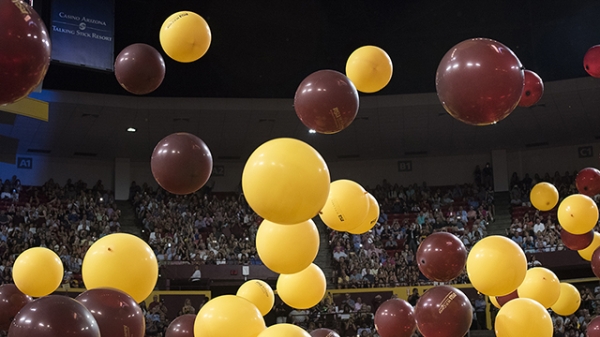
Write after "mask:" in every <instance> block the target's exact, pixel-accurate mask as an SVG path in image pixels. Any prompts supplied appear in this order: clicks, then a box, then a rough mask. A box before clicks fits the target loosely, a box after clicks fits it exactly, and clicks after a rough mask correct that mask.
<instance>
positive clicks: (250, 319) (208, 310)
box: [194, 295, 267, 337]
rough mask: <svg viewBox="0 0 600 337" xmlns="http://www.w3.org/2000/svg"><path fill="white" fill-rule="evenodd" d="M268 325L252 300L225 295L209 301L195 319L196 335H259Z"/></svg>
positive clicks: (227, 336)
mask: <svg viewBox="0 0 600 337" xmlns="http://www.w3.org/2000/svg"><path fill="white" fill-rule="evenodd" d="M266 328H267V327H266V326H265V320H264V319H263V317H262V315H261V314H260V311H258V309H257V308H256V306H255V305H254V304H252V303H250V301H248V300H246V299H244V298H241V297H238V296H234V295H223V296H219V297H215V298H213V299H212V300H210V301H208V302H207V303H206V304H205V305H204V306H203V307H202V309H200V311H199V312H198V315H197V316H196V320H195V321H194V337H232V336H236V337H257V336H258V335H259V334H260V333H261V332H263V331H264V330H265V329H266Z"/></svg>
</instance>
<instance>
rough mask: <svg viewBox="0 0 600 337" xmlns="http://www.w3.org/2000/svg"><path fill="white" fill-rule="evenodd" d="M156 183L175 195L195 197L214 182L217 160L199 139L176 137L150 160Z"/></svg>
mask: <svg viewBox="0 0 600 337" xmlns="http://www.w3.org/2000/svg"><path fill="white" fill-rule="evenodd" d="M150 167H151V169H152V175H153V176H154V179H156V182H157V183H158V184H159V185H160V186H161V187H162V188H164V189H165V190H167V191H169V192H171V193H173V194H181V195H183V194H190V193H194V192H196V191H197V190H199V189H200V188H202V186H204V184H206V182H207V181H208V178H210V174H211V173H212V167H213V160H212V155H211V153H210V150H209V149H208V146H206V144H205V143H204V142H203V141H202V140H201V139H200V138H198V137H196V136H194V135H192V134H189V133H185V132H180V133H174V134H171V135H169V136H167V137H165V138H164V139H162V140H161V141H160V142H159V143H158V144H157V145H156V147H155V148H154V152H153V153H152V159H151V160H150Z"/></svg>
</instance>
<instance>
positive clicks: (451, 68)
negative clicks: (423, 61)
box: [435, 38, 524, 125]
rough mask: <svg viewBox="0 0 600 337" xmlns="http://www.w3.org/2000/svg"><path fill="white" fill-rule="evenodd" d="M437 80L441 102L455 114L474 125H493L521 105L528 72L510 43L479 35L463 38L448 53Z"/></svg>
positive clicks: (449, 111) (440, 65)
mask: <svg viewBox="0 0 600 337" xmlns="http://www.w3.org/2000/svg"><path fill="white" fill-rule="evenodd" d="M435 84H436V88H437V94H438V98H439V99H440V102H442V105H443V106H444V108H445V109H446V111H447V112H448V113H449V114H450V115H452V117H454V118H456V119H458V120H459V121H462V122H464V123H467V124H471V125H489V124H494V123H496V122H498V121H501V120H503V119H504V118H506V117H507V116H508V115H509V114H510V113H511V112H512V111H513V110H514V109H515V108H516V107H517V104H519V101H520V100H521V94H522V93H523V85H524V74H523V69H522V65H521V62H520V61H519V59H518V58H517V56H516V55H515V54H514V53H513V52H512V51H511V50H510V49H508V47H506V46H505V45H503V44H502V43H500V42H498V41H494V40H490V39H482V38H478V39H470V40H466V41H463V42H461V43H459V44H457V45H456V46H454V47H452V49H450V50H449V51H448V52H447V53H446V55H444V57H443V58H442V61H441V62H440V64H439V66H438V69H437V73H436V78H435Z"/></svg>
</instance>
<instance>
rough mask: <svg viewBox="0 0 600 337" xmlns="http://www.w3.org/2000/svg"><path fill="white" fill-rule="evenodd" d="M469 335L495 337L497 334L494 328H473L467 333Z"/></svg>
mask: <svg viewBox="0 0 600 337" xmlns="http://www.w3.org/2000/svg"><path fill="white" fill-rule="evenodd" d="M467 336H469V337H494V336H496V334H495V333H494V331H493V330H471V331H469V334H468V335H467Z"/></svg>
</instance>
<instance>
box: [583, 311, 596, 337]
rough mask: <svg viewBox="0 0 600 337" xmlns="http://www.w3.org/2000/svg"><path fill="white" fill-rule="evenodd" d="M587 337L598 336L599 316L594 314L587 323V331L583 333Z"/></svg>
mask: <svg viewBox="0 0 600 337" xmlns="http://www.w3.org/2000/svg"><path fill="white" fill-rule="evenodd" d="M585 335H586V336H587V337H600V316H596V318H594V319H593V320H591V321H590V323H589V324H588V325H587V331H586V333H585Z"/></svg>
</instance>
